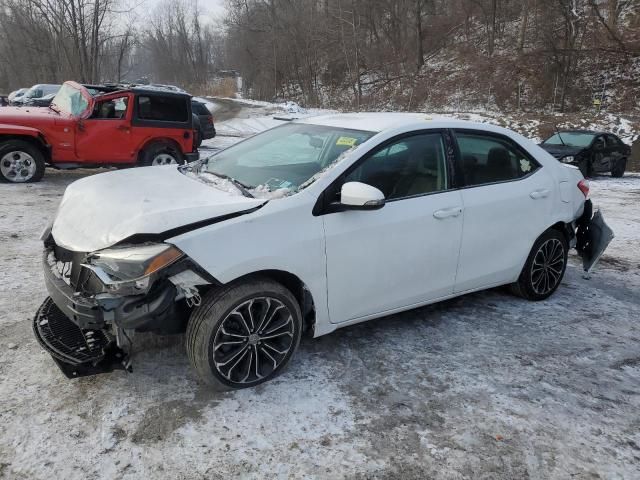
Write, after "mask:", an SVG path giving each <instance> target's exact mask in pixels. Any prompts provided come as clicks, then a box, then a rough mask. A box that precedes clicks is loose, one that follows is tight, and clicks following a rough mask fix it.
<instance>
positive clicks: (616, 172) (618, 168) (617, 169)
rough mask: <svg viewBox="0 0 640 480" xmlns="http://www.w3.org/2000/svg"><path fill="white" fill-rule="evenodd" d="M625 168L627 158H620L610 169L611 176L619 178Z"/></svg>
mask: <svg viewBox="0 0 640 480" xmlns="http://www.w3.org/2000/svg"><path fill="white" fill-rule="evenodd" d="M626 169H627V159H626V158H621V159H619V160H618V161H617V162H616V164H615V165H614V166H613V168H612V169H611V176H612V177H615V178H620V177H622V176H623V175H624V171H625V170H626Z"/></svg>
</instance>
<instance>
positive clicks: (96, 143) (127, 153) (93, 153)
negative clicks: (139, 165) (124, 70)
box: [76, 93, 136, 164]
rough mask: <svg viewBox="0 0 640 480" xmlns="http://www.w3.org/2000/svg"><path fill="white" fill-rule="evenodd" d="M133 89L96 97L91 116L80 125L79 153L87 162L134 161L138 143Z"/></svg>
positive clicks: (78, 127) (78, 133)
mask: <svg viewBox="0 0 640 480" xmlns="http://www.w3.org/2000/svg"><path fill="white" fill-rule="evenodd" d="M131 98H132V95H131V94H130V93H120V94H111V95H108V96H105V97H104V98H100V97H98V98H96V100H95V102H94V106H93V111H92V112H91V114H90V115H89V117H88V118H86V119H84V120H78V123H77V126H76V130H77V131H76V155H77V156H78V159H79V160H80V161H81V162H83V163H88V164H95V163H105V164H111V163H131V162H133V161H135V154H136V152H135V146H134V145H133V142H132V138H131Z"/></svg>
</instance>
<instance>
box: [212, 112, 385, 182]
mask: <svg viewBox="0 0 640 480" xmlns="http://www.w3.org/2000/svg"><path fill="white" fill-rule="evenodd" d="M373 135H374V132H365V131H360V130H349V129H344V128H336V127H327V126H322V125H308V124H304V123H289V124H287V125H282V126H280V127H277V128H273V129H271V130H267V131H266V132H264V133H261V134H259V135H256V136H254V137H251V138H249V139H248V140H245V141H244V142H241V143H238V144H237V145H234V146H232V147H230V148H228V149H226V150H223V151H222V152H220V153H219V154H217V155H215V156H214V157H212V158H211V159H210V160H209V161H208V163H207V165H206V166H205V171H207V172H209V173H213V174H216V175H223V176H226V177H229V178H232V179H234V180H236V181H238V182H240V183H241V184H242V185H244V186H245V187H246V188H247V189H256V190H257V191H259V192H265V191H266V192H275V191H276V190H279V191H282V190H283V189H285V190H286V191H295V190H297V189H298V188H299V187H300V186H301V185H303V184H305V183H309V182H308V181H309V180H311V179H312V178H313V179H315V178H316V176H317V175H318V174H319V173H320V172H321V171H323V170H325V169H328V168H329V167H330V166H332V165H333V164H334V163H336V161H337V160H338V157H340V155H341V154H343V153H344V152H346V151H348V150H350V149H351V148H353V147H355V146H357V145H360V144H361V143H362V142H364V141H366V140H368V139H369V138H371V137H372V136H373ZM305 186H306V185H305Z"/></svg>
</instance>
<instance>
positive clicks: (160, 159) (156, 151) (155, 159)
mask: <svg viewBox="0 0 640 480" xmlns="http://www.w3.org/2000/svg"><path fill="white" fill-rule="evenodd" d="M139 163H140V165H141V166H143V167H151V166H154V167H155V166H158V165H172V164H178V163H179V164H183V163H185V162H184V158H183V156H182V153H180V151H179V150H178V149H176V148H175V147H174V146H173V145H171V144H170V143H166V142H157V143H152V144H151V145H149V146H148V147H146V148H145V149H144V151H143V152H142V154H141V158H140V162H139Z"/></svg>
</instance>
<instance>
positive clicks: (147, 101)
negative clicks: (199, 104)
mask: <svg viewBox="0 0 640 480" xmlns="http://www.w3.org/2000/svg"><path fill="white" fill-rule="evenodd" d="M137 102H138V117H139V118H140V119H141V120H153V121H157V122H180V123H182V122H187V121H189V111H188V108H187V102H186V101H185V99H184V98H182V97H178V96H175V97H174V96H155V95H140V96H138V100H137Z"/></svg>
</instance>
